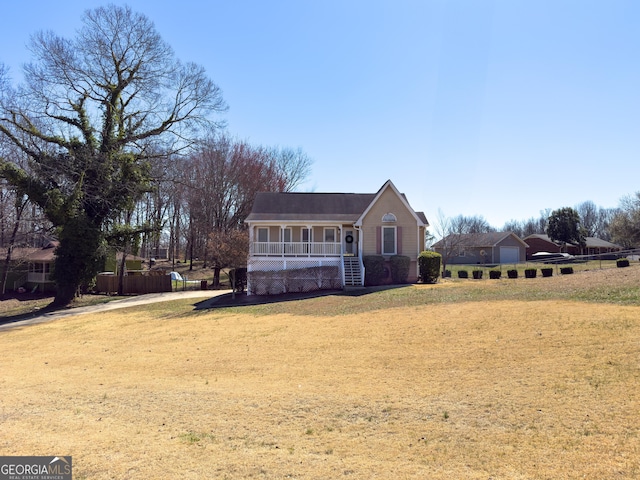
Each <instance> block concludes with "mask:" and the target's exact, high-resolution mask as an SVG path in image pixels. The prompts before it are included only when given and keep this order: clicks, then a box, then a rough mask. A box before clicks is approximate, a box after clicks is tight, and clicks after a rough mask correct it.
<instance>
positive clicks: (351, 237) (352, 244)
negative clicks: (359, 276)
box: [344, 230, 358, 256]
mask: <svg viewBox="0 0 640 480" xmlns="http://www.w3.org/2000/svg"><path fill="white" fill-rule="evenodd" d="M344 254H345V255H349V256H351V255H357V254H358V244H357V242H356V236H355V234H354V233H353V230H345V232H344Z"/></svg>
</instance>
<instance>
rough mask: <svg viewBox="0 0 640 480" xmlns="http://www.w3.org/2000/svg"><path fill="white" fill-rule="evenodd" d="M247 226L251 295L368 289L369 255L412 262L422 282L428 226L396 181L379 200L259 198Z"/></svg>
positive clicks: (292, 195)
mask: <svg viewBox="0 0 640 480" xmlns="http://www.w3.org/2000/svg"><path fill="white" fill-rule="evenodd" d="M245 222H246V223H247V225H248V227H249V257H248V260H247V292H248V294H276V293H284V292H286V291H311V290H316V289H331V288H342V287H345V286H361V285H364V274H365V272H364V264H363V257H365V256H367V255H382V256H383V257H384V259H385V261H386V262H387V263H388V262H389V261H390V258H391V257H392V256H395V255H404V256H407V257H409V258H410V259H411V266H410V274H409V278H408V280H409V281H415V280H417V278H418V265H417V257H418V255H419V253H420V252H421V251H423V250H424V248H425V232H426V228H427V227H428V222H427V219H426V217H425V215H424V213H422V212H416V211H415V210H413V208H412V207H411V205H410V204H409V202H408V200H407V198H406V197H405V195H403V194H401V193H400V192H399V191H398V190H397V188H396V187H395V185H394V184H393V183H392V182H391V181H390V180H389V181H387V182H386V183H385V184H384V185H383V186H382V187H381V188H380V190H378V192H376V193H296V192H286V193H259V194H258V195H257V196H256V199H255V202H254V204H253V208H252V210H251V213H250V214H249V216H248V217H247V219H246V220H245Z"/></svg>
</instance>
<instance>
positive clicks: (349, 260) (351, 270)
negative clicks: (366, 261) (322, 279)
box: [342, 257, 362, 286]
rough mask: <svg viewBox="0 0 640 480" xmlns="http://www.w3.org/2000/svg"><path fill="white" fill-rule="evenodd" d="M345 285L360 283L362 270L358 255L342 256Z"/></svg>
mask: <svg viewBox="0 0 640 480" xmlns="http://www.w3.org/2000/svg"><path fill="white" fill-rule="evenodd" d="M342 265H343V268H344V283H345V286H354V285H362V271H361V269H360V259H359V258H358V257H342Z"/></svg>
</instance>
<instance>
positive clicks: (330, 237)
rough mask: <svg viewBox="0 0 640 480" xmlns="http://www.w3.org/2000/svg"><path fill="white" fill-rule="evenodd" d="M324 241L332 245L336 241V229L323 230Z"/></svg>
mask: <svg viewBox="0 0 640 480" xmlns="http://www.w3.org/2000/svg"><path fill="white" fill-rule="evenodd" d="M324 241H325V242H327V243H334V242H335V241H336V229H335V228H325V229H324Z"/></svg>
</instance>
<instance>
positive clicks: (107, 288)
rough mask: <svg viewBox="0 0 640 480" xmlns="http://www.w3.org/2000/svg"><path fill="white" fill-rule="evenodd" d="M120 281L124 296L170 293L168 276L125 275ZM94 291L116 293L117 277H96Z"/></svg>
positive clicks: (170, 287)
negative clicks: (122, 282)
mask: <svg viewBox="0 0 640 480" xmlns="http://www.w3.org/2000/svg"><path fill="white" fill-rule="evenodd" d="M122 280H123V281H124V284H123V288H124V291H123V292H122V293H123V294H124V295H131V294H140V295H142V294H144V293H159V292H171V291H172V285H171V276H170V275H126V276H124V277H123V278H122ZM96 290H98V292H101V293H102V292H104V293H117V292H118V276H117V275H98V278H97V281H96Z"/></svg>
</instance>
